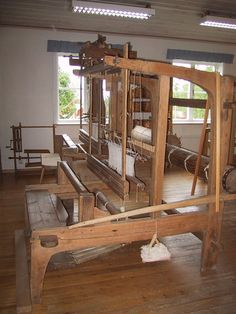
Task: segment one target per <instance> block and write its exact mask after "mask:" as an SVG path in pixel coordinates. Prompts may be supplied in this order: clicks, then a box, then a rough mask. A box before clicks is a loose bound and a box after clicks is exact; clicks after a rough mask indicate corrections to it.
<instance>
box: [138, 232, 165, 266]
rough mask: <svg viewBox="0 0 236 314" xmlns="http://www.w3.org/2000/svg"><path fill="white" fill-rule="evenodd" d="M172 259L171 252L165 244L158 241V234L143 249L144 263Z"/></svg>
mask: <svg viewBox="0 0 236 314" xmlns="http://www.w3.org/2000/svg"><path fill="white" fill-rule="evenodd" d="M154 243H155V245H154ZM170 257H171V254H170V252H169V251H168V249H167V247H166V246H165V245H164V244H163V243H161V242H159V241H158V239H157V234H156V233H155V234H154V235H153V237H152V240H151V242H150V243H149V244H147V245H143V246H142V247H141V258H142V261H143V263H147V262H157V261H165V260H170Z"/></svg>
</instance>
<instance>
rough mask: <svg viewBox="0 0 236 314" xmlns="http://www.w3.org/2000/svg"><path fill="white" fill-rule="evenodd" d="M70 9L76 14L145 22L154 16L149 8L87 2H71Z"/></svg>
mask: <svg viewBox="0 0 236 314" xmlns="http://www.w3.org/2000/svg"><path fill="white" fill-rule="evenodd" d="M72 8H73V11H74V12H76V13H87V14H94V15H104V16H118V17H127V18H133V19H142V20H147V19H148V18H149V17H151V16H152V15H155V10H154V9H150V8H143V7H134V6H129V5H116V4H110V3H99V2H88V1H76V0H73V1H72Z"/></svg>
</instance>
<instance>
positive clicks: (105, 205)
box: [104, 201, 110, 209]
mask: <svg viewBox="0 0 236 314" xmlns="http://www.w3.org/2000/svg"><path fill="white" fill-rule="evenodd" d="M109 203H110V202H109V201H108V202H106V203H105V204H104V207H105V208H106V209H107V204H109Z"/></svg>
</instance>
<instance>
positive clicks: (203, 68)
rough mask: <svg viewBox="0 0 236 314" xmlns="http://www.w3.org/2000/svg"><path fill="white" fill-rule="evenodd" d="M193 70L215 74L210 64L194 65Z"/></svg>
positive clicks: (213, 67)
mask: <svg viewBox="0 0 236 314" xmlns="http://www.w3.org/2000/svg"><path fill="white" fill-rule="evenodd" d="M194 67H195V69H197V70H201V71H206V72H215V71H216V68H215V66H214V65H211V64H195V66H194Z"/></svg>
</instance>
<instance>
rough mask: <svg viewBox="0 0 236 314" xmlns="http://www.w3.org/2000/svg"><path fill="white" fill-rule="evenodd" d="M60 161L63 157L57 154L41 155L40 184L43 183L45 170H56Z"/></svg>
mask: <svg viewBox="0 0 236 314" xmlns="http://www.w3.org/2000/svg"><path fill="white" fill-rule="evenodd" d="M58 161H61V157H60V155H59V154H57V153H48V154H41V165H42V171H41V175H40V184H41V183H42V182H43V177H44V173H45V170H54V169H55V170H56V169H57V163H58Z"/></svg>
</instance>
